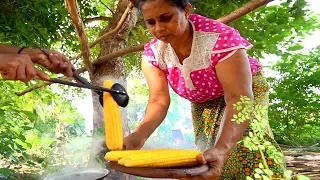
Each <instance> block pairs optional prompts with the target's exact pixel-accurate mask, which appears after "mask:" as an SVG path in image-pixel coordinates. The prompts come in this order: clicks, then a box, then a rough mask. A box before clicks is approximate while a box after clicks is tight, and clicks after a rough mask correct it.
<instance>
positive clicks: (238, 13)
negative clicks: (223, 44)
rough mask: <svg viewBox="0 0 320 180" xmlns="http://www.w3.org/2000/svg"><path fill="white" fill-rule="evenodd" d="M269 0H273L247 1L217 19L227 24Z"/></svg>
mask: <svg viewBox="0 0 320 180" xmlns="http://www.w3.org/2000/svg"><path fill="white" fill-rule="evenodd" d="M271 1H273V0H252V1H250V2H248V3H247V4H245V5H243V6H242V7H240V8H239V9H237V10H235V11H233V12H231V13H230V14H228V15H226V16H223V17H221V18H219V19H218V21H221V22H223V23H225V24H229V23H231V22H232V21H235V20H237V19H239V18H240V17H242V16H244V15H246V14H248V13H250V12H252V11H254V10H256V9H258V8H259V7H261V6H263V5H266V4H268V3H269V2H271Z"/></svg>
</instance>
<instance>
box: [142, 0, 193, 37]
mask: <svg viewBox="0 0 320 180" xmlns="http://www.w3.org/2000/svg"><path fill="white" fill-rule="evenodd" d="M189 6H190V7H191V5H188V6H187V7H186V8H185V10H181V9H179V8H177V7H175V6H173V5H171V4H170V3H168V2H167V0H149V1H146V2H145V3H144V4H143V5H142V8H141V9H142V14H143V18H144V20H145V22H146V25H147V28H148V29H149V31H150V32H151V33H152V35H153V36H155V37H156V38H158V39H159V40H161V41H163V42H166V43H174V42H179V39H180V38H181V36H182V35H183V33H184V32H185V31H186V29H187V28H188V19H187V17H188V15H189V12H187V11H190V10H191V8H190V7H189Z"/></svg>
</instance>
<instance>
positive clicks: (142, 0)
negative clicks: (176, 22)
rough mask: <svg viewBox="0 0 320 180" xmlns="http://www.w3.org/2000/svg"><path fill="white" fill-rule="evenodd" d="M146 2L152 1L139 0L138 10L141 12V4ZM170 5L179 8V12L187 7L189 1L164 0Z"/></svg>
mask: <svg viewBox="0 0 320 180" xmlns="http://www.w3.org/2000/svg"><path fill="white" fill-rule="evenodd" d="M147 1H153V0H140V1H139V3H138V8H139V10H140V12H141V8H142V6H143V4H144V3H145V2H147ZM166 1H167V2H168V3H170V4H171V5H173V6H175V7H177V8H179V9H180V10H184V8H185V7H186V6H187V4H188V3H190V0H166Z"/></svg>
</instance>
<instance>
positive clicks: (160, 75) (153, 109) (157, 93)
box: [135, 60, 170, 139]
mask: <svg viewBox="0 0 320 180" xmlns="http://www.w3.org/2000/svg"><path fill="white" fill-rule="evenodd" d="M142 72H143V74H144V76H145V78H146V80H147V84H148V87H149V100H148V105H147V108H146V113H145V116H144V119H143V120H142V122H141V123H140V125H139V127H138V128H137V129H136V130H135V132H138V133H139V134H140V135H141V136H142V138H144V139H147V138H148V137H149V136H150V135H151V134H152V133H153V132H154V131H155V129H156V128H157V127H158V126H159V125H160V124H161V123H162V121H163V120H164V119H165V117H166V114H167V111H168V108H169V105H170V96H169V87H168V82H167V78H166V75H165V73H164V72H163V71H161V70H160V69H158V68H156V67H153V66H151V65H150V64H148V63H147V62H146V61H145V60H142Z"/></svg>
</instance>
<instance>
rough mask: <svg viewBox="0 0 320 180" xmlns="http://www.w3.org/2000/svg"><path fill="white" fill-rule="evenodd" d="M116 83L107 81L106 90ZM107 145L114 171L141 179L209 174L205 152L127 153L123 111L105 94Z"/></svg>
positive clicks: (109, 95)
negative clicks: (124, 146)
mask: <svg viewBox="0 0 320 180" xmlns="http://www.w3.org/2000/svg"><path fill="white" fill-rule="evenodd" d="M112 85H113V82H112V81H110V80H106V81H104V84H103V86H104V87H105V88H110V87H112ZM103 108H104V110H103V111H104V124H105V137H106V146H107V147H108V149H109V150H111V151H109V152H108V153H107V154H106V155H105V159H106V160H107V161H108V163H109V165H110V167H111V168H113V169H115V170H118V171H121V172H124V173H127V174H131V175H136V176H141V177H150V178H174V179H177V178H184V177H192V176H197V175H200V174H202V173H204V172H206V171H208V169H209V167H208V166H207V165H205V163H206V162H205V160H204V157H203V155H202V153H201V152H199V151H197V150H187V149H153V150H123V149H122V148H123V131H122V121H121V115H120V109H119V106H118V105H117V103H116V102H115V101H114V99H113V98H112V96H111V94H110V93H108V92H104V94H103Z"/></svg>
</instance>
